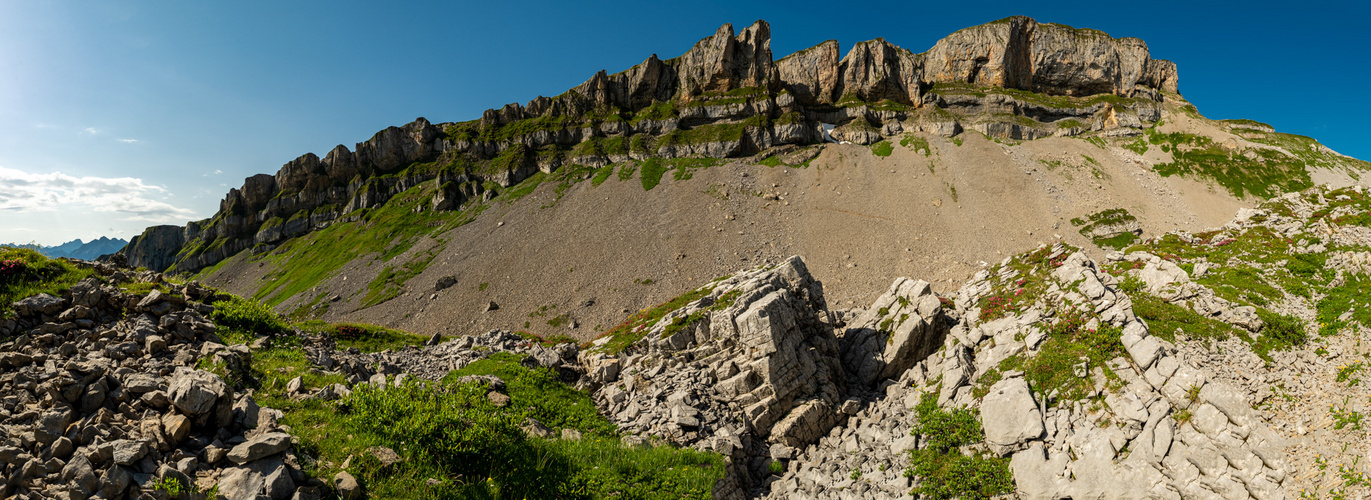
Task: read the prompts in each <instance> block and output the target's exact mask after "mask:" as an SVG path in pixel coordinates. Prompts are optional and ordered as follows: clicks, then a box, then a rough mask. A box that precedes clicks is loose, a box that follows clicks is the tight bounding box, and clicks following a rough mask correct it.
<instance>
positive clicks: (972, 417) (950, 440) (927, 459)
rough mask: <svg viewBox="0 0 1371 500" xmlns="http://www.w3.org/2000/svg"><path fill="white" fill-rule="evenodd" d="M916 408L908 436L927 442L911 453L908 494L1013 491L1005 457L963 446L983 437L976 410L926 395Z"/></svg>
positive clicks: (949, 495)
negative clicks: (946, 404)
mask: <svg viewBox="0 0 1371 500" xmlns="http://www.w3.org/2000/svg"><path fill="white" fill-rule="evenodd" d="M915 412H916V413H917V414H918V421H917V422H916V423H915V424H914V427H913V428H912V429H911V430H910V434H911V435H916V436H923V439H925V440H927V441H926V445H925V446H924V447H923V448H922V449H914V450H910V451H909V462H910V463H909V467H908V468H906V469H905V473H904V475H905V476H906V477H911V478H915V479H916V480H917V482H918V484H916V485H915V486H914V490H913V491H910V494H911V495H915V496H917V497H918V498H929V499H940V500H941V499H952V498H991V497H995V496H999V495H1004V494H1008V493H1010V492H1012V491H1014V476H1013V474H1011V473H1010V471H1009V460H1008V459H1004V458H997V457H993V456H990V455H988V454H986V453H984V452H972V453H964V452H963V451H962V449H961V448H962V447H964V446H966V445H970V444H975V443H979V442H981V441H984V440H985V433H984V432H983V431H982V430H981V423H980V420H979V418H978V417H977V414H976V411H975V410H968V409H962V408H957V409H952V410H945V409H942V408H939V407H938V403H937V397H936V396H934V395H932V394H929V393H925V394H924V395H923V397H922V398H921V399H920V400H919V404H918V405H917V406H915ZM857 474H859V473H858V472H854V475H857Z"/></svg>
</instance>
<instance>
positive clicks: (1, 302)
mask: <svg viewBox="0 0 1371 500" xmlns="http://www.w3.org/2000/svg"><path fill="white" fill-rule="evenodd" d="M92 274H94V271H93V270H91V269H82V268H78V267H76V266H74V265H72V264H71V263H69V262H67V261H65V260H61V259H49V258H47V257H44V256H43V254H40V253H38V252H37V251H34V250H32V249H27V248H15V247H9V246H0V320H3V319H5V318H9V317H11V316H13V315H14V310H13V309H12V307H11V304H12V303H13V302H15V301H17V300H20V299H23V298H25V297H29V296H32V295H37V294H40V293H47V294H51V295H58V296H60V295H61V292H62V291H63V290H66V289H68V288H71V286H72V285H75V284H76V283H77V282H79V281H81V280H83V279H85V278H86V277H87V276H91V275H92Z"/></svg>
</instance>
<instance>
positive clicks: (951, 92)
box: [121, 17, 1177, 272]
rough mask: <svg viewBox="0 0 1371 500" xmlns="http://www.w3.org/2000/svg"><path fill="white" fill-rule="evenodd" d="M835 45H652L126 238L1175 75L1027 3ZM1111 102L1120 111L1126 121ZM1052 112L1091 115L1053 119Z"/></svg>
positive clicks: (335, 215)
mask: <svg viewBox="0 0 1371 500" xmlns="http://www.w3.org/2000/svg"><path fill="white" fill-rule="evenodd" d="M838 54H839V47H838V43H837V42H835V41H832V40H830V41H826V42H823V43H821V44H819V45H817V46H814V47H811V48H809V49H805V50H802V51H799V52H797V53H795V54H792V55H791V56H788V57H786V58H783V59H781V60H780V61H775V60H774V59H773V56H772V53H771V28H770V26H769V25H768V24H767V23H766V22H765V21H757V22H756V23H754V24H752V25H751V26H749V27H747V28H746V29H744V30H742V31H741V32H735V31H734V29H733V27H732V26H731V25H727V24H725V25H724V26H722V27H720V28H719V30H718V31H716V32H715V33H714V34H713V35H712V36H709V37H706V38H704V39H702V40H700V41H699V42H697V43H696V44H695V45H694V46H693V47H692V48H691V49H690V50H689V51H687V52H686V53H685V54H683V55H681V56H680V57H677V58H674V59H669V60H666V61H663V60H661V59H658V58H657V56H656V55H652V56H651V57H648V58H647V59H646V60H644V61H643V62H642V63H640V64H638V65H636V66H633V67H631V68H629V69H627V70H625V71H622V72H619V73H615V74H612V75H611V74H606V72H604V71H600V72H599V73H596V74H595V75H594V76H592V77H591V78H590V79H589V80H586V82H585V83H582V84H581V85H579V86H577V87H576V88H573V89H571V90H569V91H567V92H566V93H564V94H562V95H559V96H556V97H538V98H536V99H533V100H532V101H529V102H528V103H527V104H525V105H520V104H518V103H512V104H507V105H505V106H503V107H501V108H499V109H489V110H486V111H485V112H484V113H483V114H482V116H481V118H480V119H479V120H473V121H469V122H461V123H441V124H436V125H435V124H431V123H429V122H428V120H425V119H424V118H419V119H417V120H415V121H414V122H412V123H409V124H406V125H404V126H402V127H389V128H386V129H385V130H382V131H380V132H378V133H377V134H376V135H375V136H373V137H372V138H371V139H369V140H367V141H365V142H362V143H358V144H357V145H356V146H355V147H354V148H353V149H352V150H349V149H348V148H347V147H345V146H342V145H339V146H337V147H336V148H334V149H333V150H332V151H330V152H329V153H328V154H327V155H325V156H324V158H323V159H320V158H319V157H318V156H316V155H314V154H313V153H307V154H305V155H303V156H301V157H299V158H296V159H295V160H292V161H290V162H288V163H286V164H285V165H284V166H282V167H281V169H280V170H279V171H278V172H277V173H276V175H274V176H272V175H267V174H259V175H255V176H252V177H249V178H248V179H246V180H245V181H244V183H243V186H242V187H241V188H237V189H231V190H229V193H228V194H227V195H226V196H225V197H224V200H223V201H222V202H221V203H220V207H219V212H218V213H216V214H215V215H214V217H212V218H211V219H209V220H205V221H198V222H192V223H190V224H188V225H187V226H186V227H184V228H175V229H173V228H172V227H163V226H159V227H157V228H152V229H150V230H149V231H150V232H149V233H148V234H145V235H143V236H142V237H141V238H139V239H136V240H135V241H134V242H131V243H130V244H129V245H128V246H127V247H125V248H124V249H123V250H122V251H121V253H123V254H124V255H125V256H126V257H128V259H129V261H130V262H131V263H135V264H136V265H143V266H145V267H148V268H151V269H157V270H168V269H170V270H173V271H188V272H193V271H196V270H199V269H202V268H204V267H207V266H211V265H213V264H215V263H217V262H219V261H221V260H223V259H226V258H228V257H230V256H232V255H234V254H236V253H238V252H240V251H243V250H249V249H251V250H253V251H264V250H267V249H270V248H273V247H274V246H275V245H277V244H279V243H281V242H282V241H284V240H285V239H288V238H290V237H293V236H297V235H300V234H303V233H306V232H308V231H311V230H314V229H317V228H321V227H324V226H326V225H328V224H330V223H332V222H334V221H336V220H339V219H340V218H345V217H348V214H350V213H353V212H355V211H357V210H360V209H367V208H372V207H376V206H379V205H381V204H383V203H385V202H386V201H387V200H388V199H390V197H392V196H394V195H395V194H397V193H399V192H402V191H404V190H407V189H410V188H412V187H414V186H416V185H420V184H422V183H426V182H427V183H433V186H434V188H435V191H436V194H435V195H434V197H433V200H432V206H431V208H432V209H436V210H455V209H459V208H461V207H463V206H464V205H466V204H467V203H468V202H469V201H471V200H473V199H482V198H485V197H488V196H490V195H491V193H490V192H489V191H490V186H491V183H494V184H498V185H500V186H504V187H508V186H513V185H514V184H517V183H519V182H520V181H522V180H524V179H525V178H527V177H529V176H531V175H533V174H534V173H537V172H539V171H543V172H552V171H554V170H557V169H559V168H561V167H563V166H564V165H587V166H600V165H605V164H608V163H614V162H622V161H628V160H641V159H645V158H649V157H664V158H675V157H684V156H704V157H715V158H723V157H737V156H746V155H751V154H755V153H757V152H760V151H764V150H767V149H770V148H773V147H776V146H781V145H787V144H810V143H816V142H821V141H823V140H824V139H823V138H824V135H823V132H822V130H823V125H824V124H832V125H837V126H838V128H837V129H836V130H835V131H834V133H833V137H834V138H835V139H837V140H847V141H852V142H859V143H864V144H865V143H871V142H875V141H877V140H880V139H881V138H882V137H884V136H888V135H892V134H898V133H901V132H904V131H924V132H929V133H936V134H940V135H953V134H955V133H958V132H959V131H961V130H963V128H964V127H963V126H962V124H961V123H959V121H958V120H957V119H950V118H947V116H946V113H926V112H924V110H925V109H928V110H935V109H942V110H951V111H954V112H963V113H979V114H982V115H987V116H988V114H993V113H1000V114H1006V113H1007V114H1014V115H1019V116H1028V117H1031V118H1033V119H1034V120H1037V121H1036V122H1034V123H1035V125H1032V126H1027V125H1024V124H1022V123H1020V122H1014V123H992V124H984V123H976V124H972V123H969V122H968V123H967V127H969V128H975V129H976V130H980V131H982V132H984V133H987V134H988V135H992V136H995V137H1004V138H1013V139H1032V138H1036V137H1042V136H1046V135H1060V134H1062V133H1072V132H1073V131H1074V133H1080V132H1082V131H1085V130H1089V129H1100V128H1104V127H1115V126H1121V125H1120V123H1122V124H1134V125H1140V124H1141V122H1144V121H1150V120H1153V119H1155V118H1154V116H1155V101H1156V100H1159V99H1160V96H1161V94H1160V93H1158V91H1165V92H1171V93H1175V92H1176V90H1177V87H1176V81H1177V77H1176V68H1175V65H1174V64H1172V63H1170V62H1168V61H1160V60H1153V59H1151V58H1150V55H1149V53H1148V51H1147V46H1146V44H1144V43H1143V42H1142V41H1141V40H1138V39H1134V38H1122V39H1116V38H1112V37H1110V36H1108V35H1106V34H1104V33H1101V32H1098V31H1093V30H1080V29H1074V28H1070V27H1067V26H1062V25H1056V24H1040V23H1038V22H1036V21H1034V20H1032V19H1029V18H1027V17H1012V18H1008V19H1004V20H1000V21H995V22H992V23H989V24H985V25H981V26H976V27H972V28H967V29H964V30H961V31H958V32H956V33H954V34H952V35H950V36H948V37H947V38H944V39H943V40H941V41H939V42H938V43H937V44H935V45H934V46H933V48H932V49H930V50H929V51H927V52H924V53H922V54H915V53H913V52H910V51H909V50H906V49H903V48H900V47H897V46H895V45H893V44H890V43H889V42H887V41H885V40H883V39H877V40H872V41H867V42H861V43H858V44H856V45H854V46H853V47H852V48H851V49H850V50H849V51H848V52H847V55H846V56H844V57H842V58H841V59H839V58H838ZM995 87H999V88H1005V89H1019V90H1026V91H1030V92H1036V93H1041V94H1048V95H1060V96H1091V95H1097V94H1112V95H1114V96H1117V97H1119V98H1122V101H1119V100H1116V102H1120V103H1121V104H1119V105H1116V106H1113V107H1109V106H1102V105H1100V104H1099V103H1091V104H1090V105H1086V104H1082V105H1080V106H1076V107H1072V108H1067V109H1060V108H1054V107H1050V106H1048V107H1045V106H1044V105H1042V104H1041V103H1033V102H1025V101H1021V100H1017V99H1016V98H1012V97H1005V96H1002V95H991V96H986V95H985V94H984V93H983V92H980V93H974V92H973V93H966V92H964V91H965V90H966V89H967V88H990V89H993V88H995ZM1105 108H1109V109H1105ZM1119 112H1121V113H1124V114H1126V115H1127V116H1126V117H1125V118H1124V119H1122V120H1120V119H1119V118H1117V117H1116V116H1114V115H1115V113H1119ZM1105 115H1109V116H1105ZM968 116H970V115H964V116H962V118H963V119H966V118H967V117H968ZM1130 117H1131V118H1130ZM1061 119H1072V120H1074V121H1078V122H1079V121H1085V122H1087V123H1088V125H1087V126H1086V127H1085V128H1082V127H1075V128H1063V127H1060V126H1059V124H1054V123H1051V122H1052V121H1054V120H1061ZM1038 122H1041V123H1038ZM1038 125H1041V127H1039V126H1038ZM173 233H175V235H174V236H173Z"/></svg>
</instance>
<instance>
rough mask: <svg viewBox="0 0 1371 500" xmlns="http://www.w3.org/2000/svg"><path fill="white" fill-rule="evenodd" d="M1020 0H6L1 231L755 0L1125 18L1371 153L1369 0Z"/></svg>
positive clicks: (172, 211) (1208, 69)
mask: <svg viewBox="0 0 1371 500" xmlns="http://www.w3.org/2000/svg"><path fill="white" fill-rule="evenodd" d="M1031 4H1032V2H986V1H982V2H976V3H974V7H972V6H971V5H973V4H970V3H966V2H930V3H926V2H898V3H889V4H883V3H878V2H867V3H861V4H860V5H861V8H860V9H858V8H853V7H847V6H844V4H841V3H839V2H832V1H828V2H808V3H806V2H794V1H790V2H775V3H766V2H751V3H749V2H724V1H713V2H711V1H706V2H688V3H681V2H670V3H662V4H649V3H646V2H598V3H594V4H591V3H584V2H565V1H563V2H547V1H537V2H480V3H466V2H418V1H415V2H358V1H289V2H278V1H273V2H259V1H239V2H210V1H188V0H183V1H147V2H119V1H110V2H76V1H47V0H35V1H29V0H0V242H6V241H8V242H29V241H37V242H39V243H44V244H57V243H61V242H63V241H67V240H70V239H72V238H78V237H79V238H83V239H91V238H95V237H98V236H102V235H104V236H111V237H124V238H128V237H130V236H133V235H135V234H137V233H139V232H141V230H142V228H144V227H146V226H148V225H151V224H157V223H177V224H181V223H184V221H186V220H191V219H200V218H205V217H209V216H211V215H212V214H213V213H214V211H215V210H216V209H217V208H218V203H219V201H220V200H221V199H223V195H224V193H225V192H226V191H227V190H228V189H229V188H230V187H238V186H240V185H242V182H243V178H244V177H247V176H249V175H252V174H256V173H263V172H265V173H272V174H274V173H275V172H276V170H277V169H279V168H280V166H281V164H283V163H285V162H287V161H290V160H291V159H293V158H295V157H297V156H299V155H301V154H304V153H306V152H315V153H317V154H320V155H321V156H322V154H323V153H325V152H327V151H328V150H329V149H331V148H332V147H333V146H335V145H337V144H345V145H347V146H348V147H349V148H351V147H352V146H353V145H354V144H355V143H357V142H360V141H363V140H366V139H367V138H369V137H370V136H371V135H372V134H374V133H375V132H376V131H378V130H380V129H382V128H384V127H386V126H389V125H401V124H404V123H407V122H409V121H411V120H413V119H414V118H416V117H419V116H423V117H426V118H428V119H429V120H430V121H433V122H435V123H436V122H443V121H460V120H468V119H473V118H477V117H479V116H480V113H481V111H483V110H485V109H486V108H490V107H499V106H500V105H503V104H505V103H508V102H521V103H522V102H527V101H529V100H530V99H532V98H533V97H535V96H537V95H540V94H541V95H556V94H560V93H561V92H563V91H565V90H566V89H567V88H569V87H572V86H575V85H577V84H579V83H581V82H583V81H584V80H585V79H587V78H589V77H590V76H591V75H592V74H594V73H595V72H596V71H597V70H600V69H607V70H609V71H610V72H614V71H618V70H621V69H624V68H627V67H628V66H631V65H633V64H636V63H638V62H641V61H642V60H643V59H645V58H647V56H648V55H650V54H653V53H656V54H658V55H659V56H661V57H662V58H664V59H665V58H669V57H674V56H677V55H680V54H681V53H682V52H684V51H685V50H687V49H688V48H689V47H690V46H691V45H692V44H693V43H694V42H695V41H697V40H699V39H700V38H703V37H705V36H707V35H709V34H711V33H713V32H714V30H715V29H716V28H718V26H719V25H721V24H723V23H726V22H728V23H733V24H734V25H735V26H737V27H739V28H741V27H743V26H746V25H747V24H750V23H751V22H753V21H755V20H757V19H766V20H767V21H769V22H770V23H771V26H772V35H773V37H772V51H773V52H774V54H775V55H776V57H777V58H780V57H782V56H784V55H786V54H789V53H790V52H793V51H795V50H799V49H802V48H805V47H809V46H812V45H814V44H817V43H819V42H822V41H824V40H827V39H837V40H838V41H839V42H840V43H841V44H842V48H841V50H842V51H843V52H844V53H845V52H846V50H847V49H848V47H850V46H851V45H852V43H854V42H858V41H862V40H869V39H872V38H876V37H885V38H886V39H887V40H889V41H891V42H892V43H895V44H896V45H900V46H902V47H905V48H908V49H911V50H913V51H915V52H922V51H924V50H926V49H927V48H928V47H930V46H932V44H933V43H934V42H935V41H937V40H938V39H939V38H941V37H943V36H945V35H946V34H948V33H951V32H953V31H956V30H957V29H960V28H964V27H967V26H972V25H976V24H980V23H984V22H988V21H992V20H995V19H999V18H1003V17H1006V16H1009V15H1015V14H1023V15H1028V16H1032V17H1034V18H1036V19H1038V20H1039V21H1043V22H1057V23H1064V24H1069V25H1072V26H1076V27H1089V28H1095V29H1099V30H1103V31H1105V32H1108V33H1110V34H1111V35H1114V36H1134V37H1138V38H1142V39H1143V40H1145V41H1146V42H1147V43H1148V45H1149V47H1150V48H1151V50H1152V55H1153V57H1156V58H1161V59H1170V60H1173V61H1175V62H1176V63H1177V64H1178V66H1179V69H1180V86H1181V92H1182V93H1183V94H1184V95H1185V96H1186V98H1188V99H1190V100H1191V101H1192V102H1194V103H1195V104H1196V105H1197V106H1198V107H1199V109H1200V111H1201V112H1202V113H1204V114H1205V115H1206V116H1209V117H1211V118H1251V119H1255V120H1260V121H1264V122H1267V123H1271V124H1273V125H1275V126H1276V128H1277V130H1280V131H1283V132H1291V133H1298V134H1304V135H1309V136H1312V137H1315V138H1317V139H1319V140H1320V141H1322V142H1323V143H1324V144H1326V145H1328V146H1330V147H1332V148H1333V149H1335V150H1338V151H1340V152H1342V153H1344V154H1349V155H1352V156H1357V157H1360V158H1363V159H1371V143H1368V142H1367V141H1366V140H1365V139H1364V137H1365V136H1366V134H1367V133H1368V132H1371V130H1368V128H1371V126H1368V125H1367V123H1368V121H1367V117H1368V116H1371V94H1368V93H1367V92H1365V91H1364V90H1363V89H1364V87H1365V86H1366V82H1367V81H1371V56H1368V55H1367V52H1366V51H1367V47H1368V46H1371V30H1366V29H1365V23H1366V21H1367V20H1368V19H1371V9H1369V8H1368V7H1365V6H1362V5H1360V4H1355V5H1354V4H1353V3H1350V2H1349V3H1346V4H1344V3H1322V2H1317V1H1306V2H1299V3H1290V2H1279V3H1278V2H1241V3H1237V2H1234V3H1204V2H1197V1H1192V2H1175V3H1168V2H1142V3H1124V4H1119V3H1116V2H1110V3H1109V4H1110V5H1107V6H1106V5H1100V4H1101V3H1100V2H1089V3H1080V4H1072V3H1070V2H1052V3H1051V5H1050V6H1046V7H1038V6H1035V5H1031ZM1292 5H1293V6H1294V7H1292Z"/></svg>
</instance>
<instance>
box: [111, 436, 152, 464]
mask: <svg viewBox="0 0 1371 500" xmlns="http://www.w3.org/2000/svg"><path fill="white" fill-rule="evenodd" d="M111 444H113V445H114V463H116V464H119V465H131V464H133V463H134V462H137V461H138V459H141V458H143V455H147V454H148V445H147V443H144V442H142V441H134V440H131V439H121V440H118V441H115V442H113V443H111Z"/></svg>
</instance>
